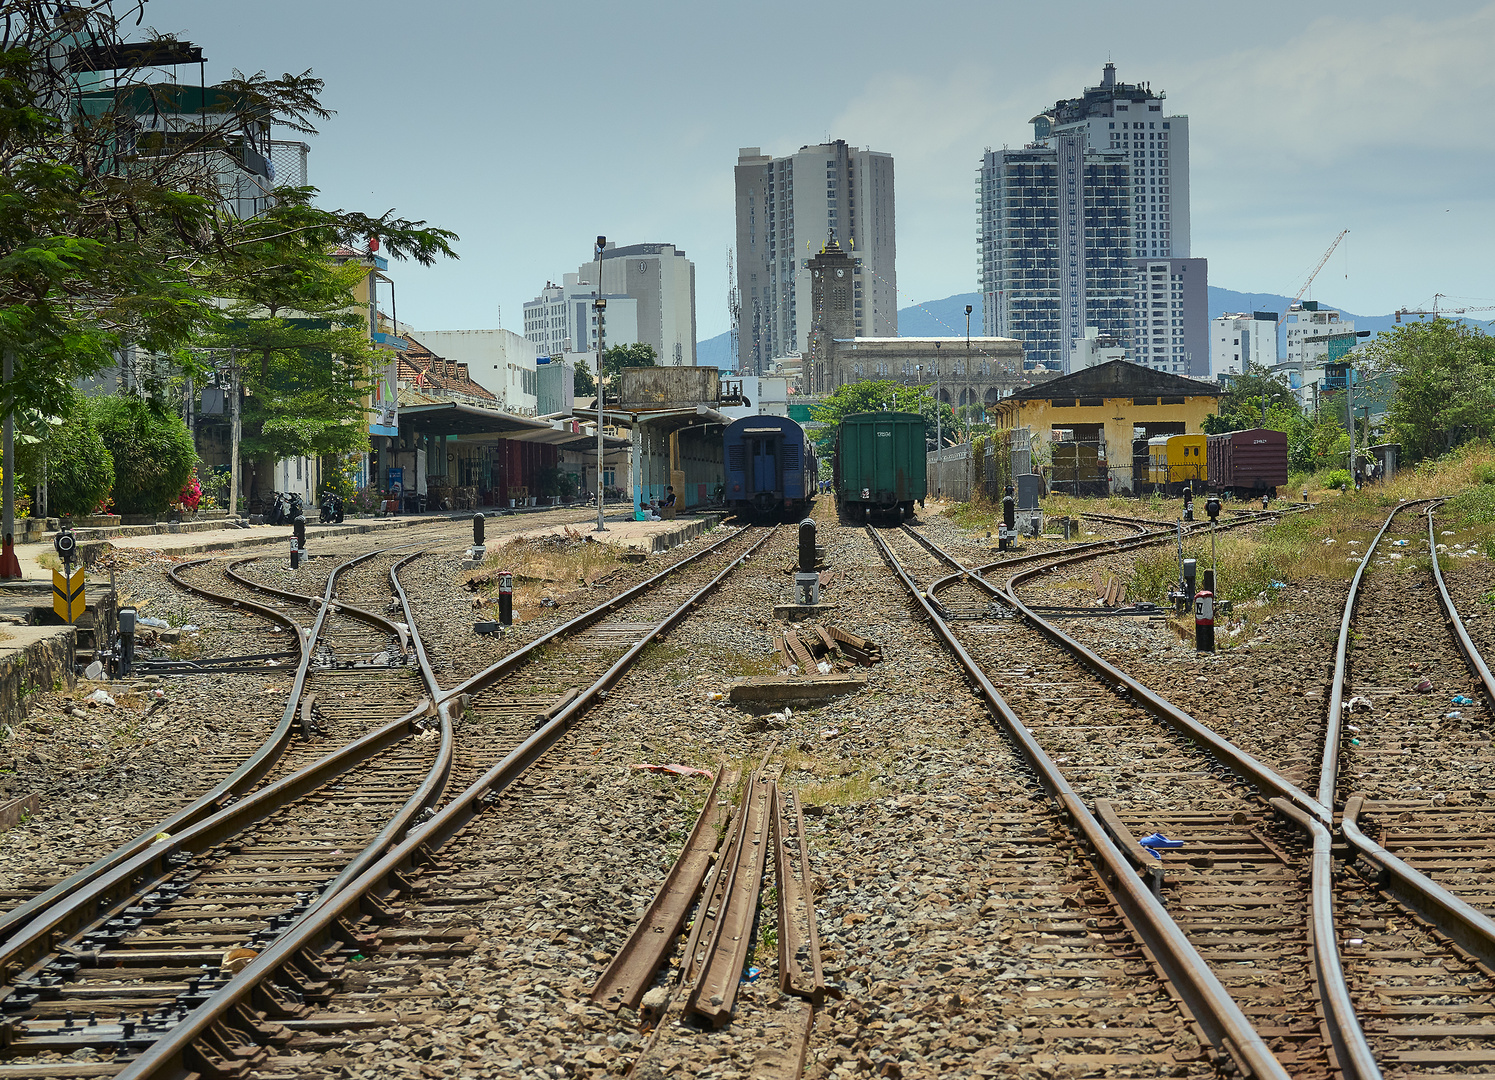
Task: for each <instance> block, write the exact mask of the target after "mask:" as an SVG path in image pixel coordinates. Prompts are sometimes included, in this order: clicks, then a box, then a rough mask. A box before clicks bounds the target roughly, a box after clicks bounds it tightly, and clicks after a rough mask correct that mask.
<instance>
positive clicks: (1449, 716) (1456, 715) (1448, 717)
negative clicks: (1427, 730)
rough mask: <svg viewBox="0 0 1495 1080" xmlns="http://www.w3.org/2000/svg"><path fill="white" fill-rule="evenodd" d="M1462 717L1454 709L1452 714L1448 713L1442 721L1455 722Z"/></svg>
mask: <svg viewBox="0 0 1495 1080" xmlns="http://www.w3.org/2000/svg"><path fill="white" fill-rule="evenodd" d="M1463 715H1464V714H1463V713H1462V712H1461V711H1459V710H1458V709H1455V710H1454V711H1453V712H1451V713H1449V714H1448V715H1447V716H1445V717H1444V718H1443V719H1445V720H1457V719H1458V718H1459V717H1461V716H1463Z"/></svg>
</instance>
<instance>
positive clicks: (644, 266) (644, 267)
mask: <svg viewBox="0 0 1495 1080" xmlns="http://www.w3.org/2000/svg"><path fill="white" fill-rule="evenodd" d="M648 269H649V264H648V263H639V264H638V272H639V273H640V274H642V273H644V272H645V271H646V270H648Z"/></svg>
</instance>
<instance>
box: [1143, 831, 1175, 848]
mask: <svg viewBox="0 0 1495 1080" xmlns="http://www.w3.org/2000/svg"><path fill="white" fill-rule="evenodd" d="M1137 843H1139V844H1141V845H1142V846H1143V847H1150V848H1181V847H1183V846H1184V842H1183V841H1182V840H1170V839H1168V837H1166V836H1164V835H1163V834H1162V833H1160V832H1155V833H1148V834H1147V835H1146V836H1144V837H1143V838H1142V839H1141V840H1138V841H1137Z"/></svg>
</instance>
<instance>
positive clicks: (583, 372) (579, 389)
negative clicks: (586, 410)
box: [571, 359, 597, 398]
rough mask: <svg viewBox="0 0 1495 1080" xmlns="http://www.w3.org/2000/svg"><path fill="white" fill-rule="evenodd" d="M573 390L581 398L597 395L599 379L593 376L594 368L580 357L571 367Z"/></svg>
mask: <svg viewBox="0 0 1495 1080" xmlns="http://www.w3.org/2000/svg"><path fill="white" fill-rule="evenodd" d="M571 390H572V393H574V394H575V395H576V396H577V397H579V398H588V397H596V396H597V380H596V379H594V378H593V377H592V370H591V368H589V367H587V364H586V361H584V360H580V359H578V360H577V361H576V366H575V367H573V368H572V369H571Z"/></svg>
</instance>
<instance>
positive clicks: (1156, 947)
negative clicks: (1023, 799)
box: [867, 528, 1288, 1080]
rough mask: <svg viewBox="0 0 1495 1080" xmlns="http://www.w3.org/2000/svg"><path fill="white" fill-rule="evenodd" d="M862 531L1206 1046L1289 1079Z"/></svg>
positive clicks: (1059, 776) (912, 587) (1001, 702)
mask: <svg viewBox="0 0 1495 1080" xmlns="http://www.w3.org/2000/svg"><path fill="white" fill-rule="evenodd" d="M867 531H868V534H869V535H870V536H871V537H872V542H873V543H874V544H875V545H876V546H877V549H878V551H879V552H880V553H881V555H882V557H883V559H885V560H886V561H887V563H888V565H889V566H890V567H891V568H892V570H893V573H894V574H895V575H896V576H897V577H898V579H899V580H900V581H901V582H902V583H903V585H904V587H905V588H907V589H908V591H909V593H910V594H911V595H912V596H913V598H914V601H915V602H916V603H917V604H918V605H919V606H920V607H921V608H922V609H923V611H924V613H925V615H926V616H928V619H929V625H930V627H931V628H932V629H933V630H934V632H935V634H936V635H937V636H938V637H939V638H940V640H941V641H943V642H944V644H945V647H946V648H947V649H949V650H950V652H951V653H953V654H954V656H955V659H956V662H957V663H959V665H960V666H961V667H962V668H963V669H964V670H965V672H966V674H967V676H968V677H969V678H970V679H971V681H972V682H974V683H975V684H976V687H977V689H978V690H979V691H980V693H981V696H982V698H983V700H984V701H985V703H986V705H987V708H988V709H990V710H991V712H992V713H993V714H994V715H995V717H996V718H997V720H998V721H999V723H1000V724H1001V726H1002V728H1003V730H1005V731H1006V733H1007V734H1008V736H1009V737H1010V738H1011V739H1012V741H1013V742H1014V743H1015V744H1016V746H1017V749H1018V752H1019V753H1021V754H1022V756H1023V757H1024V758H1025V759H1026V760H1027V761H1028V764H1029V765H1030V766H1031V767H1032V768H1033V770H1034V772H1035V773H1036V774H1037V777H1038V782H1039V784H1040V785H1041V786H1042V787H1043V789H1044V791H1046V792H1047V793H1048V795H1049V797H1050V798H1052V799H1053V800H1054V801H1055V802H1057V803H1058V804H1059V809H1060V812H1061V813H1062V814H1063V815H1064V816H1065V817H1066V818H1067V819H1068V820H1069V822H1070V824H1071V826H1072V827H1073V828H1074V829H1075V830H1076V831H1077V832H1078V833H1079V834H1080V836H1081V837H1082V838H1083V840H1084V841H1085V842H1086V843H1087V844H1088V845H1089V847H1090V850H1091V851H1092V853H1093V854H1094V865H1095V868H1096V871H1097V872H1098V873H1099V874H1100V876H1101V878H1102V880H1104V881H1105V882H1106V884H1107V886H1108V887H1109V888H1110V890H1111V894H1112V896H1114V897H1115V898H1116V902H1117V904H1118V906H1119V907H1120V908H1121V909H1122V911H1123V912H1125V914H1126V916H1127V918H1128V919H1129V920H1130V922H1131V925H1132V927H1133V928H1134V929H1135V930H1136V932H1137V935H1138V936H1139V937H1140V938H1141V939H1142V940H1143V942H1144V943H1146V945H1147V947H1148V948H1149V949H1150V950H1151V951H1152V954H1153V957H1154V959H1156V960H1157V962H1158V965H1159V966H1160V967H1161V968H1162V969H1163V971H1164V972H1165V973H1166V974H1167V976H1168V978H1169V979H1170V980H1171V981H1172V983H1173V985H1174V987H1175V988H1176V989H1177V991H1178V994H1179V997H1180V998H1181V999H1182V1000H1183V1002H1184V1004H1185V1005H1187V1006H1188V1008H1189V1011H1190V1013H1192V1014H1193V1016H1194V1019H1195V1020H1196V1021H1197V1022H1198V1024H1199V1026H1200V1028H1201V1029H1202V1030H1203V1031H1204V1033H1205V1035H1206V1037H1208V1039H1209V1040H1210V1043H1211V1044H1212V1045H1213V1046H1215V1047H1216V1048H1217V1049H1219V1050H1221V1051H1222V1052H1224V1053H1226V1054H1229V1055H1230V1057H1231V1059H1232V1060H1233V1061H1234V1062H1235V1063H1236V1065H1237V1066H1238V1067H1239V1068H1240V1070H1241V1071H1242V1073H1244V1074H1245V1075H1247V1076H1253V1077H1258V1078H1260V1080H1265V1078H1267V1077H1272V1078H1277V1080H1285V1078H1286V1077H1287V1076H1288V1073H1287V1071H1286V1070H1285V1069H1284V1068H1283V1067H1282V1064H1281V1063H1280V1062H1279V1061H1278V1060H1277V1058H1276V1057H1275V1056H1274V1055H1273V1054H1272V1052H1271V1050H1270V1049H1269V1048H1268V1047H1267V1045H1266V1043H1265V1042H1264V1041H1263V1040H1262V1038H1261V1036H1260V1035H1258V1034H1257V1032H1256V1029H1255V1028H1254V1027H1252V1025H1251V1022H1250V1021H1249V1020H1248V1019H1247V1018H1246V1016H1245V1014H1244V1013H1243V1012H1241V1008H1240V1006H1239V1005H1238V1004H1236V1002H1235V999H1234V998H1232V997H1231V996H1230V994H1229V992H1228V991H1227V990H1226V989H1225V987H1224V986H1223V985H1222V984H1221V983H1220V980H1219V979H1218V978H1216V976H1215V973H1214V972H1213V971H1212V970H1210V967H1209V964H1208V963H1206V962H1205V960H1204V958H1203V957H1202V956H1200V955H1199V953H1198V951H1197V950H1196V949H1195V948H1194V946H1193V945H1192V944H1191V943H1190V942H1189V940H1188V938H1187V937H1185V936H1184V934H1183V932H1182V931H1181V930H1180V929H1179V928H1178V925H1177V923H1175V922H1174V921H1173V918H1172V916H1170V915H1169V914H1168V911H1167V909H1166V908H1164V907H1163V905H1162V902H1161V901H1160V900H1159V899H1158V898H1157V897H1156V896H1154V895H1153V893H1152V890H1151V889H1149V888H1148V886H1147V884H1146V883H1145V882H1144V881H1143V880H1142V879H1141V877H1139V876H1138V875H1137V873H1136V871H1134V870H1133V869H1132V865H1131V863H1130V861H1129V860H1128V859H1127V857H1126V855H1125V854H1124V853H1123V852H1122V851H1121V849H1120V848H1119V847H1117V846H1116V843H1115V841H1114V840H1112V838H1111V836H1110V835H1109V834H1108V833H1107V832H1106V830H1105V827H1104V826H1103V825H1102V824H1101V823H1100V821H1099V820H1097V818H1096V817H1095V815H1094V814H1092V813H1091V812H1090V810H1089V808H1087V807H1086V806H1085V803H1084V801H1083V800H1082V799H1081V798H1080V796H1079V795H1078V793H1076V792H1075V790H1074V788H1072V787H1071V786H1070V784H1069V781H1068V780H1067V779H1065V777H1064V774H1063V772H1061V771H1060V769H1059V767H1058V765H1057V764H1055V762H1054V760H1053V759H1052V758H1050V757H1049V755H1048V752H1047V751H1045V750H1044V749H1043V747H1042V746H1041V745H1040V744H1039V742H1038V740H1037V739H1036V738H1034V736H1033V733H1032V732H1031V731H1029V730H1028V727H1027V725H1026V724H1024V723H1023V722H1022V720H1021V719H1019V718H1018V715H1017V714H1016V713H1015V712H1013V710H1012V708H1011V706H1009V705H1008V704H1007V701H1006V700H1005V699H1004V698H1003V697H1002V695H1001V694H1000V693H999V692H998V690H997V688H996V686H995V685H994V684H993V683H992V681H991V679H990V678H989V677H988V676H987V674H986V672H985V671H984V670H983V669H982V667H981V665H980V664H978V663H977V662H976V660H975V658H974V657H972V656H971V654H970V653H969V652H968V651H967V650H966V648H965V646H964V645H962V644H961V643H960V640H959V639H958V638H957V637H956V636H955V634H954V632H953V631H951V629H950V627H949V626H948V625H947V624H946V622H945V620H944V619H942V618H940V616H939V613H938V612H937V611H936V610H935V608H934V606H933V605H932V604H931V603H930V601H929V600H928V598H927V597H926V596H925V595H924V594H923V593H922V592H921V591H920V590H919V588H918V586H917V585H916V584H915V583H914V581H913V579H912V578H910V577H909V576H908V573H907V572H906V571H905V570H904V569H903V567H902V565H901V564H899V562H898V559H897V557H896V556H895V555H894V554H893V552H892V550H891V549H890V548H889V547H888V545H887V542H886V541H885V540H883V538H882V537H881V536H879V535H878V533H877V532H876V531H875V530H873V529H870V528H869V529H868V530H867Z"/></svg>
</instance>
